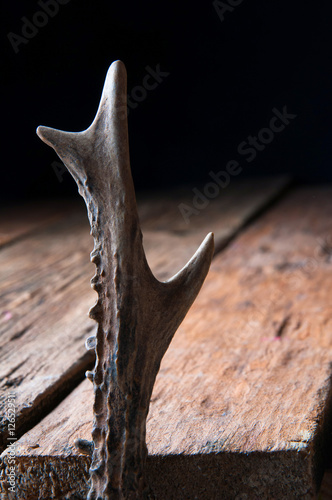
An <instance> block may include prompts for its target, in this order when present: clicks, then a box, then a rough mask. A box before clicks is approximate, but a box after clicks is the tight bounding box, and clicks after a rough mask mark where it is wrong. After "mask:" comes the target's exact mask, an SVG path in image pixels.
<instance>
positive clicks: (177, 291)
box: [37, 61, 213, 500]
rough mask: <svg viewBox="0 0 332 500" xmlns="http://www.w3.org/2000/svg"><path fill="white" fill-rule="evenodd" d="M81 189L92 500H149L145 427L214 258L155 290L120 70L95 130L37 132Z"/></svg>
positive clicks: (207, 244) (204, 258) (208, 244)
mask: <svg viewBox="0 0 332 500" xmlns="http://www.w3.org/2000/svg"><path fill="white" fill-rule="evenodd" d="M37 133H38V135H39V137H40V138H41V139H42V140H43V141H44V142H46V144H48V145H50V146H51V147H52V148H54V149H55V151H56V152H57V154H58V155H59V157H60V158H61V160H62V161H63V162H64V164H65V165H66V167H67V168H68V170H69V172H70V173H71V174H72V176H73V177H74V179H75V181H76V182H77V184H78V187H79V192H80V194H81V195H82V196H83V198H84V200H85V202H86V205H87V208H88V215H89V220H90V225H91V234H92V235H93V238H94V243H95V245H94V250H93V252H92V253H91V260H92V262H94V263H95V264H96V268H97V270H96V274H95V276H94V277H93V278H92V280H91V283H92V286H93V288H94V289H95V290H96V291H97V293H98V300H97V302H96V304H95V306H94V307H93V308H92V309H91V310H90V316H91V317H92V318H93V319H95V320H96V321H97V323H98V329H97V335H96V338H90V339H88V340H87V347H88V348H89V347H92V348H95V349H96V365H95V368H94V371H93V372H88V373H87V376H88V378H90V379H91V380H92V381H93V385H94V393H95V402H94V408H93V412H94V425H93V433H92V437H93V443H91V444H89V443H87V442H85V443H83V442H82V443H80V444H81V449H82V450H83V451H85V452H90V451H91V454H92V464H91V468H90V477H91V489H90V492H89V496H88V498H89V499H90V500H95V499H112V500H114V499H131V498H143V497H148V495H149V493H148V489H147V487H146V484H145V481H144V465H145V460H146V455H147V448H146V443H145V430H146V418H147V414H148V410H149V403H150V398H151V393H152V389H153V385H154V381H155V378H156V375H157V373H158V370H159V366H160V362H161V359H162V357H163V355H164V354H165V352H166V350H167V348H168V346H169V344H170V342H171V340H172V337H173V335H174V333H175V331H176V329H177V328H178V326H179V325H180V323H181V322H182V320H183V318H184V317H185V315H186V313H187V311H188V309H189V308H190V306H191V304H192V303H193V301H194V299H195V297H196V296H197V294H198V292H199V290H200V288H201V286H202V283H203V281H204V279H205V276H206V274H207V272H208V269H209V266H210V262H211V259H212V255H213V235H212V233H210V234H209V235H208V236H207V237H206V238H205V240H204V241H203V243H202V245H201V246H200V248H199V249H198V251H197V252H196V254H195V255H194V256H193V257H192V258H191V260H190V261H189V262H188V264H187V265H186V266H185V267H184V268H183V269H182V270H181V271H180V272H179V273H178V274H176V275H175V276H174V277H173V278H172V279H170V280H169V281H167V282H159V281H158V280H157V279H156V278H155V277H154V276H153V274H152V272H151V270H150V268H149V266H148V264H147V261H146V257H145V253H144V249H143V245H142V234H141V230H140V225H139V220H138V214H137V208H136V200H135V192H134V186H133V181H132V177H131V171H130V163H129V146H128V131H127V115H126V70H125V67H124V65H123V63H122V62H121V61H115V62H114V63H113V64H112V65H111V67H110V69H109V71H108V73H107V77H106V81H105V85H104V89H103V94H102V97H101V101H100V105H99V109H98V111H97V115H96V117H95V119H94V121H93V123H92V125H91V126H90V127H89V128H88V129H87V130H85V131H83V132H78V133H71V132H62V131H60V130H55V129H51V128H48V127H39V128H38V130H37Z"/></svg>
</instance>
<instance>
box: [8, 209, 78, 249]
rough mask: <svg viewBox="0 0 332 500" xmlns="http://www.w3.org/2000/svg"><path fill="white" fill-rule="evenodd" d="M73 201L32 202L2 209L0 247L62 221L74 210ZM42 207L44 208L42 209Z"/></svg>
mask: <svg viewBox="0 0 332 500" xmlns="http://www.w3.org/2000/svg"><path fill="white" fill-rule="evenodd" d="M74 205H75V203H73V202H72V201H67V200H66V201H62V202H61V201H47V203H43V204H41V202H30V203H25V204H24V205H18V206H17V205H15V206H7V207H5V208H4V207H2V208H1V211H0V247H2V246H3V245H6V244H8V243H11V242H13V241H15V240H17V239H18V238H22V237H24V236H27V235H28V234H30V233H31V232H33V231H36V230H39V229H41V228H42V227H45V226H48V225H49V224H52V223H54V222H55V221H57V220H59V219H62V218H63V217H65V215H66V214H67V213H68V211H70V210H72V209H73V206H74ZM41 206H42V207H43V208H42V209H41Z"/></svg>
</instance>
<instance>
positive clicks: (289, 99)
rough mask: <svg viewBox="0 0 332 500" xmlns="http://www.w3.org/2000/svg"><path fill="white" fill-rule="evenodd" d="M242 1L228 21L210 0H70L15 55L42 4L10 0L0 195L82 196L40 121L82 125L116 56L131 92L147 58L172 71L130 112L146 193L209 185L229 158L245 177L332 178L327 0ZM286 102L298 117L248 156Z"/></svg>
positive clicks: (5, 8) (133, 149) (138, 178)
mask: <svg viewBox="0 0 332 500" xmlns="http://www.w3.org/2000/svg"><path fill="white" fill-rule="evenodd" d="M63 1H66V0H63ZM54 2H55V0H51V3H54ZM230 2H231V3H232V0H230ZM45 3H47V0H45ZM225 3H227V1H226V0H225ZM235 3H236V2H235ZM238 4H239V5H237V6H235V7H233V10H232V11H226V12H225V13H224V20H223V21H222V20H221V17H222V15H221V14H220V10H221V9H222V8H221V7H219V9H217V8H216V6H215V5H214V3H213V2H212V1H210V0H209V1H202V0H201V1H197V2H176V1H168V2H161V3H158V2H154V3H147V2H120V1H117V2H116V1H113V2H111V1H106V0H94V1H92V0H91V1H82V0H69V1H67V4H63V5H59V9H58V12H57V13H56V15H54V16H53V17H50V16H47V22H46V24H45V26H43V27H39V28H38V32H37V33H36V34H34V35H30V39H29V40H27V43H23V42H22V43H18V45H17V53H15V51H14V49H13V46H12V43H11V42H10V40H9V39H8V33H10V32H11V33H14V34H15V35H19V36H22V29H23V26H24V23H25V21H24V20H22V17H24V16H25V17H26V18H27V19H28V20H29V21H33V19H35V17H34V16H35V15H36V13H37V12H38V11H43V9H42V8H41V7H40V5H38V1H19V0H15V2H6V5H5V2H3V3H2V12H1V19H2V35H3V36H2V42H3V58H2V71H1V75H2V98H3V106H2V136H3V144H2V149H1V150H2V158H1V163H2V168H1V173H2V182H1V201H3V200H8V199H9V200H13V199H24V198H36V197H49V196H57V197H59V196H68V195H69V196H72V195H76V192H77V189H76V185H75V183H74V181H73V180H72V179H71V177H70V175H69V174H68V173H63V172H62V171H61V168H59V162H60V160H58V158H57V156H56V154H55V153H54V151H53V150H52V149H50V148H49V147H47V146H46V145H45V144H43V143H42V142H41V141H40V139H38V137H37V136H36V134H35V129H36V127H37V126H38V125H41V124H42V125H47V126H51V127H55V128H60V129H62V130H69V131H79V130H84V129H85V128H87V127H88V126H89V125H90V123H91V122H92V120H93V118H94V115H95V112H96V110H97V107H98V103H99V98H100V94H101V90H102V86H103V82H104V78H105V74H106V71H107V69H108V66H109V65H110V63H111V62H112V61H113V60H115V59H121V60H123V61H124V63H125V65H126V67H127V72H128V92H129V94H130V93H131V92H133V91H134V93H135V90H133V89H135V87H136V86H138V85H142V82H143V79H144V77H145V75H147V70H146V67H147V66H149V67H150V68H152V69H155V68H156V66H157V65H158V64H159V65H160V70H161V71H163V72H166V73H169V75H168V76H167V77H164V78H163V80H162V82H160V83H159V84H158V86H157V87H156V88H155V89H154V90H149V91H148V92H147V94H146V97H145V99H144V100H142V101H141V102H138V103H136V104H137V106H136V108H135V109H131V110H130V113H129V134H130V154H131V164H132V171H133V177H134V181H135V185H136V187H137V188H138V189H145V188H155V187H167V186H172V185H178V184H184V183H190V184H193V183H203V184H204V183H205V182H208V180H209V178H208V174H209V172H210V171H211V170H213V171H214V172H218V171H219V170H222V169H224V168H225V165H226V163H227V162H228V161H229V160H232V159H236V160H238V161H239V163H240V164H241V166H242V167H243V173H241V176H251V175H274V174H277V173H284V172H289V173H292V174H293V176H294V177H295V178H296V179H297V180H299V181H304V182H322V181H323V182H325V181H328V180H332V174H331V168H330V164H331V157H332V147H331V137H332V113H331V111H332V105H331V104H332V103H331V95H332V85H331V84H332V74H331V73H332V69H331V68H332V60H331V49H332V30H331V21H332V18H331V14H332V9H331V6H330V4H331V2H329V1H328V0H321V1H320V2H317V3H314V2H312V1H303V0H301V1H300V0H292V1H289V0H288V1H279V0H278V1H277V0H274V1H273V0H272V1H266V0H258V1H257V0H256V1H253V0H243V1H242V2H238ZM233 5H234V0H233ZM217 10H219V14H220V15H218V12H217ZM38 19H39V20H41V22H42V21H43V19H42V18H38ZM136 95H138V94H137V93H136ZM132 101H133V102H134V99H133V100H132ZM285 105H286V106H287V109H288V111H289V112H290V113H292V114H296V115H297V117H296V118H295V119H294V120H292V121H291V123H290V124H289V125H288V126H287V127H286V128H285V130H284V131H282V132H280V133H279V134H276V135H275V138H274V139H273V141H272V142H271V143H270V144H268V145H267V146H266V148H265V150H264V151H261V152H259V153H258V154H257V156H256V158H255V159H254V160H253V161H252V162H250V163H249V162H247V161H246V159H245V157H244V156H242V157H241V156H240V155H239V153H238V152H237V148H238V146H239V144H240V143H241V142H242V141H244V140H246V138H247V137H248V136H249V135H250V134H252V135H257V133H258V131H259V130H260V129H262V128H263V127H266V126H268V124H269V121H270V119H271V117H272V116H273V113H272V108H277V109H279V110H280V111H281V110H282V108H283V106H285ZM55 161H57V162H58V163H57V164H56V165H57V167H54V163H53V162H55ZM52 164H53V166H52Z"/></svg>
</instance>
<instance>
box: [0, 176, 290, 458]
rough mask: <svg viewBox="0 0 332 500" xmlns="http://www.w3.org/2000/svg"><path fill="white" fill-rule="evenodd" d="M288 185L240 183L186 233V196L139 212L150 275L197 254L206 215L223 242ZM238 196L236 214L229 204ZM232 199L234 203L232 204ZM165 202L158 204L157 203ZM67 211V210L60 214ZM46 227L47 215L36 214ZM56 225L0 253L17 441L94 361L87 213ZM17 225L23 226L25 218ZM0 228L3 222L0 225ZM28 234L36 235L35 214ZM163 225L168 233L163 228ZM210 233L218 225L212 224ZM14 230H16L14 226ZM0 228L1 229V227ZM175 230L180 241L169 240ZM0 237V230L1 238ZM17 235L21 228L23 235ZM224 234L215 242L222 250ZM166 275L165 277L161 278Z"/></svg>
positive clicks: (2, 343) (1, 385)
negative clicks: (159, 221) (158, 219)
mask: <svg viewBox="0 0 332 500" xmlns="http://www.w3.org/2000/svg"><path fill="white" fill-rule="evenodd" d="M287 182H288V180H287V179H272V180H270V181H268V182H265V183H264V185H263V186H262V184H261V183H259V182H253V183H252V184H251V185H248V184H247V183H240V184H239V185H238V188H235V189H234V188H233V189H232V193H233V194H227V196H226V197H225V198H226V199H225V201H222V200H220V199H219V200H216V201H215V202H211V204H210V206H209V207H207V209H206V210H205V211H202V213H201V215H200V216H197V217H196V219H195V220H193V222H192V223H191V224H190V225H189V227H187V226H186V227H184V222H183V219H182V216H181V214H180V212H179V210H178V208H177V206H178V204H179V202H180V201H182V200H183V199H186V197H188V196H190V190H184V191H182V192H181V191H180V192H178V193H176V194H175V195H174V196H173V197H172V198H171V199H172V201H170V200H168V199H167V198H161V197H155V198H152V199H151V200H149V202H148V203H142V205H141V211H140V214H141V220H142V227H143V231H144V228H145V226H147V227H148V229H147V230H146V231H144V244H145V248H146V252H147V258H148V261H149V264H150V266H151V268H152V269H153V270H154V271H156V270H157V271H158V270H159V271H160V273H159V274H158V272H157V273H156V275H157V276H158V277H159V278H160V279H162V278H166V277H168V275H169V274H173V273H174V272H176V271H177V270H178V269H179V267H180V266H181V265H183V264H184V263H185V262H186V261H187V260H188V258H190V257H191V255H192V254H193V253H194V252H195V251H196V249H197V247H198V245H199V244H200V242H201V241H202V239H203V238H204V237H205V235H206V233H207V230H206V227H204V221H205V226H208V227H211V228H212V229H213V224H211V225H210V224H209V218H210V215H211V212H213V211H214V209H213V205H215V210H216V211H217V212H218V211H219V210H220V211H222V218H223V224H224V226H225V228H227V229H225V234H227V239H229V238H230V237H231V235H232V233H233V234H234V233H235V232H236V231H238V230H239V228H240V227H241V226H243V224H245V222H246V221H247V219H248V217H251V216H252V214H254V213H255V212H257V211H259V210H261V209H262V207H263V206H264V205H265V204H266V203H268V202H270V200H271V199H272V198H273V197H274V196H276V195H277V194H278V193H280V191H281V190H282V189H283V188H284V187H285V185H287ZM237 193H238V195H240V196H241V203H240V204H239V206H238V210H236V208H234V206H236V203H235V200H236V199H237ZM232 199H233V202H232V201H231V200H232ZM163 200H164V201H163ZM66 208H67V207H66ZM40 212H41V219H42V220H44V218H45V214H46V213H47V214H48V215H47V216H48V218H49V212H50V209H47V208H46V209H45V210H44V208H42V210H40ZM160 212H162V213H163V214H164V217H163V224H164V225H163V226H160V227H158V228H154V222H153V220H154V218H155V216H156V214H157V215H158V214H159V213H160ZM61 215H62V216H60V215H59V212H58V211H56V214H55V216H54V217H55V219H56V218H60V220H58V222H54V219H52V222H53V223H50V224H49V225H48V226H47V227H44V228H43V229H41V230H40V231H32V232H27V235H26V237H25V238H24V239H22V238H20V239H18V240H17V239H16V236H15V237H13V238H12V243H11V244H10V245H9V244H7V245H6V246H4V247H3V248H2V250H1V251H0V268H1V276H0V289H1V290H2V293H1V298H0V311H1V316H0V320H1V321H0V348H1V350H0V361H1V365H0V404H1V405H2V406H3V405H4V404H5V397H6V394H7V393H8V390H9V389H10V390H14V391H16V393H17V400H16V404H17V407H16V432H17V436H19V435H21V434H23V433H24V432H25V431H26V430H27V429H29V428H31V427H32V426H33V425H34V424H35V423H36V422H37V421H38V420H40V418H42V416H44V415H46V414H47V413H48V412H49V411H50V410H51V409H52V408H53V407H54V406H56V405H57V404H58V403H59V402H60V401H61V400H62V399H63V398H64V397H65V396H66V395H67V394H68V393H69V392H70V391H71V390H72V389H73V388H74V387H75V386H76V385H77V383H78V382H79V381H80V380H82V379H83V378H84V372H85V370H86V369H88V368H89V367H90V366H91V365H92V364H93V355H92V353H91V352H87V351H86V349H85V347H84V342H85V339H86V338H87V337H88V336H89V335H90V334H91V333H93V332H94V329H95V322H94V321H92V320H91V319H89V318H88V316H87V313H88V310H89V308H90V307H92V306H93V304H94V303H95V301H96V293H95V292H94V291H92V290H91V288H90V283H89V281H90V278H91V277H92V276H93V274H94V265H93V264H91V263H90V259H89V252H90V251H91V250H92V248H93V242H92V237H91V236H90V235H89V226H88V221H87V216H86V209H85V207H84V204H83V203H82V202H81V203H80V204H79V205H76V206H75V205H74V206H71V207H69V208H68V210H67V213H66V212H62V213H61ZM22 217H23V220H24V221H25V220H26V219H27V218H28V219H29V217H26V216H25V215H24V214H23V216H22ZM3 220H5V219H4V218H3ZM29 220H31V221H32V222H30V223H29V224H28V226H29V227H32V226H33V227H34V228H36V227H37V226H38V221H37V220H36V213H34V215H33V217H31V218H30V219H29ZM167 220H169V225H167ZM215 221H216V224H215V226H216V228H217V229H218V230H220V228H221V227H222V224H221V223H220V221H219V219H218V218H217V217H215ZM19 225H20V223H17V226H19ZM4 226H5V227H7V225H6V222H4ZM175 226H176V227H177V228H179V230H180V232H181V236H180V235H178V234H175V235H173V234H172V227H175ZM1 231H2V229H1V225H0V232H1ZM22 231H23V229H22V228H21V235H22V234H23V233H22ZM223 238H224V233H223V234H222V235H221V236H220V237H219V239H218V237H217V239H218V241H219V247H221V246H222V244H223V241H225V240H224V239H223ZM167 270H168V273H169V274H167V272H166V271H167ZM6 439H7V423H6V420H5V419H4V418H2V419H1V423H0V449H3V448H4V446H5V444H6Z"/></svg>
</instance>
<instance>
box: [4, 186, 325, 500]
mask: <svg viewBox="0 0 332 500" xmlns="http://www.w3.org/2000/svg"><path fill="white" fill-rule="evenodd" d="M331 220H332V188H331V187H329V188H319V189H318V188H315V189H300V190H297V191H296V192H293V193H291V194H290V195H289V196H287V198H286V199H284V200H283V201H281V202H280V203H278V205H277V206H276V207H275V208H273V209H272V210H270V211H269V212H268V213H267V214H265V215H264V216H263V217H261V218H260V219H258V221H257V222H255V223H254V224H253V225H252V226H250V227H249V228H248V230H246V231H245V232H244V233H243V234H242V235H240V237H239V238H238V239H237V240H235V241H234V242H233V243H232V244H231V245H230V246H229V247H228V248H227V249H226V251H225V252H223V253H222V254H219V255H218V256H217V257H216V259H215V261H214V262H213V264H212V269H211V272H210V275H209V277H208V278H207V280H206V282H205V284H204V287H203V290H202V293H201V295H200V296H199V297H198V300H197V301H196V302H195V304H194V306H193V308H192V310H191V312H190V314H189V315H188V317H187V318H186V319H185V321H184V323H183V324H182V325H181V327H180V328H179V330H178V332H177V333H176V335H175V338H174V340H173V342H172V344H171V346H170V348H169V350H168V352H167V353H166V355H165V358H164V359H163V362H162V366H161V370H160V373H159V375H158V378H157V381H156V386H155V389H154V392H153V396H152V401H151V409H150V413H149V418H148V428H147V441H148V447H149V458H148V475H149V478H150V482H151V484H152V485H153V488H154V490H155V493H156V497H157V498H158V499H173V498H174V499H181V498H186V499H194V498H200V499H212V500H213V499H219V498H234V499H235V498H237V499H242V498H243V499H244V498H246V499H256V498H273V499H285V498H287V499H293V498H294V499H295V498H298V499H299V498H301V499H302V498H303V499H311V498H315V491H316V490H317V488H318V485H319V480H320V477H321V471H322V463H323V458H324V448H325V445H326V442H327V436H328V435H329V432H330V431H329V424H330V423H331V363H332V320H331V318H332V307H331V302H330V297H331V294H332V279H331V277H332V225H331ZM91 407H92V386H91V384H90V382H89V381H85V382H83V383H82V384H80V385H79V386H78V387H77V389H75V391H73V392H72V393H71V394H70V395H69V396H68V398H66V399H65V400H64V401H63V402H62V403H61V404H60V405H59V406H58V407H57V408H56V409H55V410H54V411H53V412H52V413H51V414H49V415H48V416H47V417H46V418H45V419H44V420H43V421H41V422H40V423H39V424H38V425H37V426H36V427H35V428H34V429H32V430H31V431H30V432H28V433H27V434H25V435H24V436H23V437H22V438H21V439H20V440H19V441H18V442H17V447H16V453H17V465H18V470H17V474H18V491H19V492H20V494H21V495H22V496H21V497H20V498H25V499H30V498H31V499H32V498H43V497H42V496H40V497H38V494H40V495H42V494H43V492H46V491H47V492H48V495H49V496H48V498H58V497H57V496H56V495H59V492H60V491H61V494H62V495H63V496H65V497H66V498H77V499H79V498H85V495H86V492H87V477H88V476H87V474H88V465H89V460H88V459H87V458H86V457H85V456H82V455H79V454H77V452H76V450H75V449H74V445H73V443H74V441H75V439H76V438H77V437H81V438H86V439H89V436H90V433H91V418H92V412H91ZM2 457H3V459H4V461H6V452H5V453H4V454H3V455H2ZM3 473H4V469H3ZM50 474H51V478H50ZM59 478H60V479H59ZM38 492H41V493H38ZM4 495H5V496H4V498H7V496H6V494H5V493H4ZM8 498H9V497H8Z"/></svg>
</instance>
